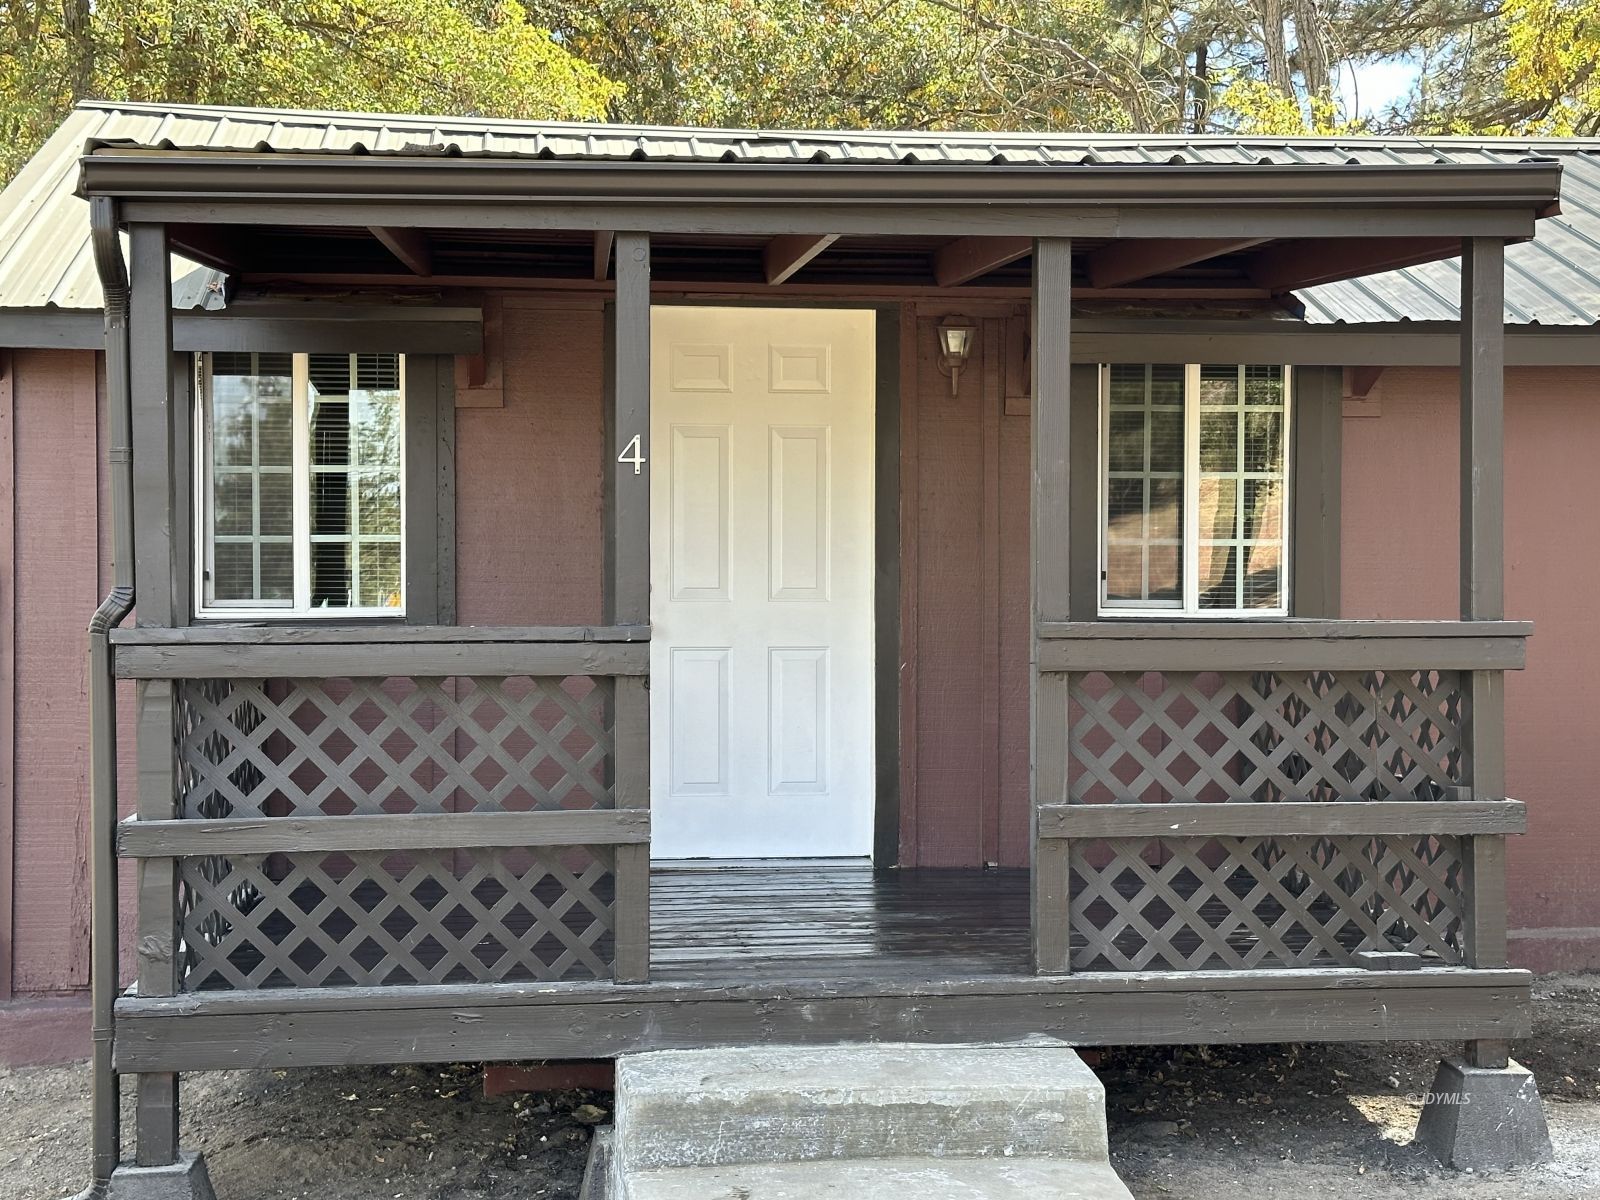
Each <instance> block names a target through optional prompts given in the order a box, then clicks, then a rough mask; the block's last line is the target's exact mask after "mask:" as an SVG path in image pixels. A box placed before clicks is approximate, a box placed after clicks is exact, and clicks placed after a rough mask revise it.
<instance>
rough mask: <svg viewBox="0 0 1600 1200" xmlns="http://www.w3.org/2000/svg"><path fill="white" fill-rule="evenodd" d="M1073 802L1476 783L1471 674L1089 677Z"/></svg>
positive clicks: (1426, 790) (1305, 795)
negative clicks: (1470, 737) (1470, 752)
mask: <svg viewBox="0 0 1600 1200" xmlns="http://www.w3.org/2000/svg"><path fill="white" fill-rule="evenodd" d="M1069 687H1070V698H1071V715H1070V717H1069V720H1070V730H1069V734H1070V760H1071V778H1070V780H1069V790H1070V798H1071V799H1072V800H1073V801H1074V802H1080V803H1081V802H1106V801H1140V802H1144V803H1161V802H1165V801H1187V802H1203V801H1213V800H1259V801H1280V800H1293V801H1324V800H1438V799H1449V798H1453V797H1454V796H1455V795H1456V794H1457V793H1456V789H1457V788H1459V787H1461V786H1464V785H1466V784H1467V783H1469V782H1470V763H1469V761H1468V756H1467V752H1466V744H1467V743H1466V731H1467V729H1468V728H1470V724H1469V720H1470V718H1469V714H1468V711H1467V710H1468V704H1469V701H1468V692H1467V689H1466V687H1465V684H1464V680H1463V678H1462V675H1461V673H1460V672H1456V671H1412V672H1384V671H1369V672H1343V671H1339V672H1333V671H1314V672H1306V673H1296V674H1277V673H1273V672H1226V673H1215V672H1207V673H1200V672H1189V673H1180V672H1168V673H1155V672H1150V673H1139V672H1088V673H1084V674H1080V675H1073V676H1072V678H1071V682H1070V684H1069Z"/></svg>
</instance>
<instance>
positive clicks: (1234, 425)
mask: <svg viewBox="0 0 1600 1200" xmlns="http://www.w3.org/2000/svg"><path fill="white" fill-rule="evenodd" d="M1287 390H1288V379H1287V371H1286V369H1285V368H1283V367H1281V366H1254V365H1247V366H1238V365H1233V364H1227V365H1210V364H1207V365H1201V366H1194V365H1190V366H1179V365H1171V364H1154V365H1135V364H1115V365H1112V366H1110V367H1108V368H1107V369H1106V380H1105V398H1104V400H1105V402H1104V415H1103V423H1102V437H1103V441H1104V453H1103V460H1102V467H1103V489H1102V494H1101V500H1102V529H1101V532H1102V579H1103V585H1102V597H1101V600H1102V606H1103V607H1104V608H1105V609H1107V610H1117V609H1123V610H1135V611H1136V610H1141V609H1175V610H1182V611H1184V612H1192V613H1196V614H1198V613H1212V614H1223V613H1227V614H1235V613H1236V614H1245V613H1260V614H1263V615H1268V614H1281V613H1284V612H1286V611H1287V607H1286V597H1285V587H1286V580H1285V576H1284V559H1285V547H1286V544H1287V543H1286V540H1285V539H1286V534H1287V523H1286V503H1287V471H1286V466H1285V461H1286V460H1285V453H1286V450H1285V446H1286V434H1287V418H1288V403H1287V399H1288V397H1287Z"/></svg>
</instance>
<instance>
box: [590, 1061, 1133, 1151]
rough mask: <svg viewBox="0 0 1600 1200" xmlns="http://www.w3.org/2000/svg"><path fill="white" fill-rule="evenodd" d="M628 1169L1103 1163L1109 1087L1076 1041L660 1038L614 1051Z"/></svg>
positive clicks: (621, 1139) (621, 1136)
mask: <svg viewBox="0 0 1600 1200" xmlns="http://www.w3.org/2000/svg"><path fill="white" fill-rule="evenodd" d="M616 1120H617V1131H618V1138H617V1156H618V1160H619V1165H620V1167H621V1169H622V1170H623V1171H625V1172H631V1171H641V1170H652V1169H657V1168H665V1167H705V1166H716V1165H724V1164H730V1163H755V1162H797V1161H817V1160H827V1159H840V1158H844V1159H862V1158H913V1157H919V1156H928V1157H931V1158H985V1157H1007V1156H1010V1157H1017V1158H1035V1157H1037V1158H1059V1159H1077V1160H1082V1161H1098V1162H1104V1161H1105V1160H1106V1157H1107V1148H1106V1126H1105V1091H1104V1089H1103V1088H1102V1087H1101V1085H1100V1081H1099V1080H1098V1079H1097V1078H1095V1076H1094V1073H1093V1072H1091V1071H1090V1070H1089V1068H1088V1067H1086V1066H1085V1065H1084V1064H1083V1061H1082V1060H1081V1059H1079V1058H1078V1056H1077V1054H1076V1053H1075V1052H1074V1051H1073V1050H1072V1049H1071V1048H1069V1047H1066V1046H1059V1045H1058V1046H1049V1047H1041V1046H1015V1047H1013V1046H1002V1047H973V1046H923V1045H896V1044H888V1045H882V1044H880V1045H854V1046H838V1047H831V1046H830V1047H757V1048H742V1049H736V1050H691V1051H663V1052H660V1053H654V1054H640V1055H631V1056H628V1057H626V1058H623V1059H620V1060H619V1061H618V1063H617V1117H616Z"/></svg>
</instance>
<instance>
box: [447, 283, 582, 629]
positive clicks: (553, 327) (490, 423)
mask: <svg viewBox="0 0 1600 1200" xmlns="http://www.w3.org/2000/svg"><path fill="white" fill-rule="evenodd" d="M602 316H603V314H602V312H601V309H600V306H599V304H598V303H597V302H595V303H591V304H587V305H586V304H585V302H584V301H582V300H575V301H571V302H564V301H559V300H552V301H550V302H548V305H547V306H543V307H534V306H532V305H531V304H530V303H529V302H528V300H526V299H524V300H522V301H520V302H516V303H514V302H513V300H512V299H508V300H507V302H506V305H505V318H504V319H505V333H504V337H503V339H502V345H503V346H504V354H505V365H504V380H505V407H504V408H461V409H457V410H456V572H457V582H456V588H457V609H458V614H459V618H460V620H461V623H462V624H464V625H588V624H598V623H599V621H600V613H601V585H602V582H603V566H604V563H603V558H604V556H603V552H602V537H601V480H602V474H601V472H602V469H603V465H604V462H605V453H604V448H603V441H602V439H603V429H604V418H603V414H602V407H603V395H602V392H603V381H604V372H603V370H602V362H601V357H602V348H601V347H602Z"/></svg>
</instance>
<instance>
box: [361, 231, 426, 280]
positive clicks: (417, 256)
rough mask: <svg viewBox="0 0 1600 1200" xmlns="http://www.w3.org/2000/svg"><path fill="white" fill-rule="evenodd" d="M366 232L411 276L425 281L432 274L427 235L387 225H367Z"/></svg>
mask: <svg viewBox="0 0 1600 1200" xmlns="http://www.w3.org/2000/svg"><path fill="white" fill-rule="evenodd" d="M367 231H368V232H369V233H371V234H372V236H373V237H375V238H377V239H378V240H379V241H380V242H382V243H383V244H384V246H385V247H386V248H387V249H388V251H389V253H390V254H393V255H394V256H395V257H396V258H398V259H399V260H400V262H401V263H402V264H403V265H404V266H405V268H406V270H408V271H410V272H411V273H412V274H413V275H420V276H421V277H422V278H424V279H426V278H427V277H428V276H429V275H432V274H433V248H432V247H431V246H430V245H428V235H427V234H426V233H424V232H423V231H422V230H420V229H401V228H397V227H394V226H388V225H369V226H367Z"/></svg>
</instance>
